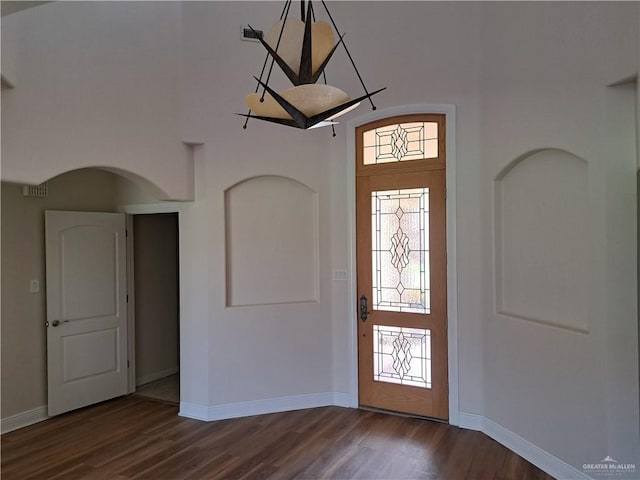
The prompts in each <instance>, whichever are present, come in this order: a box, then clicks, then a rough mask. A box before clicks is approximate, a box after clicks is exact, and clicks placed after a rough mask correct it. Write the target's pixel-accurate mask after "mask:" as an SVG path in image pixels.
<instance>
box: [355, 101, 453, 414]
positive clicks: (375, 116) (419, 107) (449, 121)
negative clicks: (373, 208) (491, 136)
mask: <svg viewBox="0 0 640 480" xmlns="http://www.w3.org/2000/svg"><path fill="white" fill-rule="evenodd" d="M413 113H425V114H428V113H440V114H444V115H445V116H446V119H445V122H446V131H447V137H446V149H447V157H446V158H447V163H446V195H447V216H446V221H447V338H448V342H447V343H448V345H447V347H448V352H447V355H448V360H449V424H451V425H456V426H457V425H459V424H460V416H459V403H458V291H457V283H458V282H457V275H456V272H457V267H456V265H457V252H456V245H457V244H456V131H455V126H456V107H455V105H453V104H416V105H404V106H398V107H391V108H386V109H383V110H376V111H374V112H371V113H369V114H367V115H363V116H360V117H358V118H355V119H353V120H350V121H348V122H347V157H346V158H347V221H348V226H347V232H348V240H349V253H348V262H349V265H348V269H349V297H348V298H349V308H348V314H349V316H348V322H349V331H348V339H349V380H348V381H349V406H350V407H352V408H358V407H359V405H360V403H359V398H358V397H359V394H358V325H357V322H356V319H357V302H356V298H357V274H356V273H357V265H356V152H355V148H356V127H359V126H360V125H364V124H366V123H369V122H373V121H375V120H381V119H383V118H387V117H393V116H398V115H407V114H413Z"/></svg>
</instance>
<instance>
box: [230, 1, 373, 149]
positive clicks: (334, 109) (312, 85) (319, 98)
mask: <svg viewBox="0 0 640 480" xmlns="http://www.w3.org/2000/svg"><path fill="white" fill-rule="evenodd" d="M291 3H292V0H286V2H285V6H284V9H283V11H282V14H281V16H280V20H279V21H277V22H276V23H275V24H274V25H273V27H272V28H271V29H270V30H269V32H267V35H265V37H264V38H262V36H261V35H259V34H258V32H257V31H255V30H254V29H253V27H251V25H249V28H250V29H251V30H252V31H253V32H254V34H255V36H256V38H257V39H258V41H259V42H260V43H261V44H262V46H263V47H264V48H265V50H266V51H267V58H266V59H265V61H264V64H263V67H262V73H260V78H258V77H254V78H255V79H256V81H257V82H258V86H257V87H256V90H255V93H251V94H249V95H248V96H247V98H246V102H247V106H248V107H249V113H247V114H238V115H242V116H243V117H246V120H245V123H244V128H247V122H248V121H249V119H250V118H255V119H258V120H263V121H267V122H272V123H276V124H280V125H287V126H290V127H295V128H300V129H304V130H307V129H310V128H316V127H319V126H324V125H333V124H334V123H335V122H333V121H332V120H334V119H335V118H337V117H339V116H340V115H344V114H345V113H347V112H349V111H351V110H353V109H354V108H356V107H357V106H358V105H359V104H360V102H361V101H363V100H365V99H366V100H369V102H370V103H371V107H372V108H373V109H374V110H375V108H376V107H375V105H374V104H373V101H372V100H371V97H372V96H373V95H375V94H377V93H379V92H381V91H382V90H384V88H380V89H378V90H375V91H373V92H369V91H368V90H367V88H366V86H365V84H364V82H363V80H362V77H361V75H360V73H359V72H358V69H357V68H356V65H355V63H354V61H353V58H352V56H351V54H350V53H349V50H348V49H347V46H346V44H345V43H344V35H341V34H340V32H339V31H338V27H337V26H336V23H335V21H334V19H333V17H332V16H331V13H329V9H328V8H327V5H326V3H325V2H324V0H322V1H321V3H322V6H323V8H324V9H325V11H326V13H327V16H328V17H329V20H331V25H329V24H328V23H327V22H322V21H315V20H316V17H315V11H314V7H313V5H312V2H311V0H300V7H301V8H300V12H301V14H300V20H296V19H291V18H289V9H290V7H291ZM332 26H333V29H335V32H336V34H337V36H338V41H337V42H336V41H335V39H336V37H335V36H334V30H333V29H332ZM340 45H342V46H343V47H344V49H345V51H346V53H347V56H348V57H349V60H350V61H351V65H352V66H353V69H354V70H355V73H356V75H357V77H358V79H359V80H360V84H361V85H362V88H363V89H364V95H361V96H359V97H358V98H355V99H351V98H349V95H347V94H346V93H345V92H343V91H342V90H340V89H339V88H336V87H333V86H331V85H328V84H327V76H326V73H325V67H326V66H327V64H328V63H329V61H330V60H331V58H332V57H333V54H334V53H335V51H336V49H337V48H338V46H340ZM269 58H271V66H270V67H269V68H268V69H267V70H266V67H267V62H268V59H269ZM275 64H277V65H278V67H280V70H281V71H282V73H284V75H285V76H286V77H287V78H288V79H289V81H290V82H291V83H292V84H293V87H291V88H289V89H287V90H284V91H282V92H277V91H275V90H274V89H273V88H272V87H270V86H269V80H270V78H271V72H272V69H273V66H274V65H275ZM265 71H268V73H267V75H266V79H263V75H264V74H265ZM321 76H322V78H323V80H324V84H318V83H317V82H318V80H319V79H320V77H321ZM260 87H262V92H261V93H260V92H259V90H260ZM332 128H333V127H332ZM333 136H334V137H335V129H333Z"/></svg>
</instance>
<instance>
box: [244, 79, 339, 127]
mask: <svg viewBox="0 0 640 480" xmlns="http://www.w3.org/2000/svg"><path fill="white" fill-rule="evenodd" d="M280 96H281V97H282V98H284V99H285V100H286V101H287V102H289V103H290V104H291V105H293V106H294V107H296V108H297V109H298V110H300V111H301V112H302V113H304V114H305V115H306V116H307V117H313V116H314V115H318V114H319V113H322V112H324V111H326V110H329V109H331V108H334V107H337V106H338V105H342V104H343V103H346V102H348V101H349V100H350V98H349V95H347V94H346V93H345V92H343V91H342V90H340V89H339V88H336V87H332V86H331V85H324V84H321V83H314V84H312V85H299V86H297V87H292V88H289V89H287V90H284V91H283V92H281V93H280ZM260 98H262V94H260V93H251V94H249V95H247V106H248V107H249V109H250V110H251V111H252V112H253V113H255V114H256V115H258V116H261V117H273V118H286V119H292V117H291V115H289V114H288V113H287V112H286V110H285V109H284V108H282V106H281V105H280V104H279V103H278V102H277V101H276V100H275V99H274V98H273V97H272V96H271V95H269V94H268V93H267V94H265V96H264V102H260Z"/></svg>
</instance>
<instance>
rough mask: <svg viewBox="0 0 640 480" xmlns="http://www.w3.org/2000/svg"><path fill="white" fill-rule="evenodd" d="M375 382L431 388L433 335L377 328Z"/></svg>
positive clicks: (416, 331)
mask: <svg viewBox="0 0 640 480" xmlns="http://www.w3.org/2000/svg"><path fill="white" fill-rule="evenodd" d="M373 379H374V380H375V381H378V382H387V383H399V384H401V385H411V386H414V387H422V388H431V331H430V330H425V329H422V328H405V327H390V326H386V325H374V326H373Z"/></svg>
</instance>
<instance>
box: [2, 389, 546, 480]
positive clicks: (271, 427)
mask: <svg viewBox="0 0 640 480" xmlns="http://www.w3.org/2000/svg"><path fill="white" fill-rule="evenodd" d="M177 413H178V410H177V407H175V406H172V405H168V404H163V403H159V402H155V401H152V400H147V399H143V398H137V397H124V398H120V399H116V400H112V401H109V402H105V403H102V404H100V405H97V406H93V407H89V408H85V409H82V410H78V411H76V412H72V413H69V414H65V415H61V416H59V417H55V418H53V419H50V420H48V421H45V422H42V423H39V424H37V425H32V426H31V427H27V428H23V429H21V430H17V431H15V432H11V433H8V434H5V435H3V436H2V439H1V442H2V446H1V453H2V470H1V474H2V479H3V480H11V479H20V480H26V479H30V478H38V479H47V480H53V479H65V480H67V479H105V480H107V479H108V480H123V479H134V478H136V479H138V478H146V479H153V480H174V479H214V478H220V479H240V478H273V479H292V478H298V479H318V478H323V479H352V478H361V479H393V480H401V479H424V480H427V479H438V480H446V479H451V480H462V479H473V480H476V479H478V480H480V479H516V480H527V479H531V480H533V479H536V480H543V479H544V480H550V479H551V477H549V476H548V475H546V474H544V473H543V472H541V471H540V470H538V469H537V468H535V467H534V466H532V465H531V464H530V463H528V462H526V461H525V460H523V459H522V458H520V457H518V456H517V455H515V454H514V453H512V452H510V451H509V450H507V449H506V448H504V447H502V446H501V445H499V444H498V443H497V442H495V441H493V440H492V439H490V438H488V437H486V436H485V435H483V434H482V433H479V432H473V431H469V430H463V429H459V428H455V427H450V426H448V425H445V424H441V423H436V422H430V421H426V420H418V419H413V418H405V417H399V416H392V415H385V414H381V413H375V412H368V411H362V410H355V409H346V408H339V407H325V408H316V409H310V410H299V411H295V412H287V413H276V414H271V415H261V416H256V417H248V418H240V419H234V420H223V421H218V422H210V423H205V422H199V421H197V420H190V419H185V418H180V417H178V416H177Z"/></svg>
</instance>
